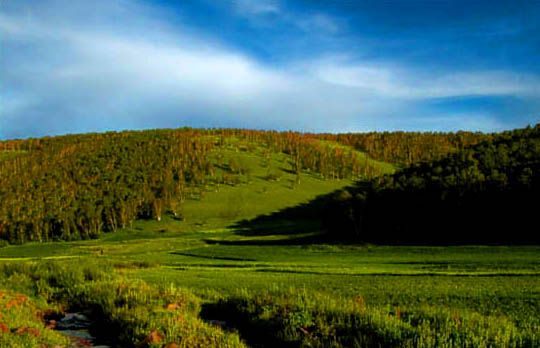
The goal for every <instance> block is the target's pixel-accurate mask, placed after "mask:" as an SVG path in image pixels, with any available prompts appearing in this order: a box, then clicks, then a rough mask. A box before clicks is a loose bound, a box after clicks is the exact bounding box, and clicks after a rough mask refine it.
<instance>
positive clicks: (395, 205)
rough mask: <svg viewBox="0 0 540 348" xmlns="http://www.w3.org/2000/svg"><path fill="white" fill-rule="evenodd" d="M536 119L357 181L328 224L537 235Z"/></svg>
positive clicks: (396, 239)
mask: <svg viewBox="0 0 540 348" xmlns="http://www.w3.org/2000/svg"><path fill="white" fill-rule="evenodd" d="M539 173H540V126H536V127H535V128H527V129H523V130H516V131H513V132H505V133H502V134H499V135H497V136H495V137H494V138H493V139H492V140H489V141H484V142H482V143H480V144H477V145H475V146H472V147H468V148H466V149H463V150H461V151H459V152H457V153H455V154H452V155H449V156H447V157H445V158H443V159H441V160H438V161H433V162H423V163H419V164H414V165H411V166H409V167H407V168H405V169H403V170H401V171H398V172H397V173H395V174H393V175H389V176H385V177H381V178H378V179H375V180H373V181H371V182H367V183H366V182H363V183H359V184H358V185H357V186H356V187H355V188H352V189H351V190H350V191H351V192H350V194H349V195H347V197H337V198H336V199H334V202H333V203H332V204H330V205H329V207H328V209H327V211H326V221H325V224H326V226H327V228H328V229H329V230H330V231H331V233H332V234H333V235H334V236H335V237H337V238H349V239H356V240H361V241H366V242H382V243H407V244H411V243H412V244H438V243H539V242H540V236H539V235H538V233H537V232H536V231H535V229H534V227H533V226H535V225H536V216H535V215H536V214H537V209H538V204H537V200H538V197H539V189H540V176H539V175H540V174H539Z"/></svg>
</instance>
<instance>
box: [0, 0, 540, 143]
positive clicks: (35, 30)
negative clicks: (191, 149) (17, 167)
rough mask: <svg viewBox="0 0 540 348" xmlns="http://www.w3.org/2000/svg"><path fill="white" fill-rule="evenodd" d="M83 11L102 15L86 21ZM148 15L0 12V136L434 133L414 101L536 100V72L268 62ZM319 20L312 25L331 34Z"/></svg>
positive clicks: (121, 4)
mask: <svg viewBox="0 0 540 348" xmlns="http://www.w3.org/2000/svg"><path fill="white" fill-rule="evenodd" d="M239 4H240V2H239ZM246 4H247V3H246ZM257 4H258V5H257V6H262V5H263V4H267V5H268V6H270V5H272V4H276V5H275V6H276V9H275V10H273V9H272V7H271V6H270V7H266V8H265V7H264V6H263V7H260V8H258V9H255V8H251V11H252V13H256V12H257V11H259V13H264V12H265V11H266V13H275V12H276V11H279V6H278V4H277V3H272V2H261V3H258V2H257ZM60 5H62V6H60ZM244 5H245V4H244ZM252 5H253V3H252ZM245 6H248V5H245ZM254 6H255V5H254ZM62 11H65V12H64V14H66V16H63V15H62V13H63V12H62ZM261 11H262V12H261ZM148 12H150V13H151V14H152V15H151V16H149V15H148ZM88 13H94V14H95V13H97V14H98V15H96V16H98V18H99V21H98V22H97V23H96V21H93V22H92V21H88V20H86V19H87V16H88V15H87V14H88ZM100 13H107V14H108V16H109V17H107V18H102V17H101V16H100V15H99V14H100ZM156 13H157V14H159V11H148V9H147V8H145V7H141V6H140V5H138V4H136V3H135V4H134V3H133V2H127V1H124V0H111V1H95V2H92V3H90V2H83V1H80V2H79V1H74V2H70V4H69V6H67V8H66V5H65V3H62V2H56V1H45V2H42V3H39V4H34V6H32V7H29V8H27V9H26V11H24V13H19V12H17V11H10V12H8V11H6V12H5V13H0V34H1V35H2V36H3V37H5V38H6V39H3V40H4V44H5V45H4V46H5V48H4V59H3V60H2V61H1V62H0V75H2V77H3V81H2V84H1V85H0V95H1V96H2V108H1V109H0V130H1V132H0V133H1V134H0V136H1V135H3V136H5V137H13V136H24V135H44V134H48V133H63V132H80V131H97V130H107V129H124V128H148V127H151V128H156V127H177V126H184V125H189V126H203V127H208V126H219V127H254V128H279V129H298V130H306V131H350V130H357V131H358V130H371V129H392V128H396V127H398V128H402V129H411V128H414V127H415V126H416V127H418V125H419V122H421V124H424V125H425V124H431V125H433V127H434V129H440V128H437V127H438V125H439V126H440V125H441V124H445V123H444V122H443V121H442V119H437V118H436V117H435V118H422V117H421V116H422V115H425V113H426V111H425V110H422V108H421V107H419V106H418V105H417V104H415V103H416V102H415V101H417V100H422V99H425V98H434V97H452V96H459V95H469V94H478V95H507V94H508V95H538V90H539V89H537V87H538V80H537V79H536V78H535V77H530V76H518V75H515V74H512V73H509V72H474V73H465V72H462V73H456V74H452V75H448V74H438V75H437V76H435V77H432V76H430V75H429V74H427V73H426V74H424V75H422V74H421V75H419V76H417V74H416V72H414V71H409V70H407V69H403V68H396V67H393V66H389V65H381V64H375V63H373V62H371V63H365V64H360V63H354V62H353V63H351V60H348V59H347V58H344V57H346V56H343V57H337V56H334V57H329V58H326V59H318V58H314V59H313V60H305V61H300V62H294V63H293V62H291V63H290V64H288V65H284V66H282V67H280V68H277V67H269V66H266V65H264V64H262V63H260V62H258V61H257V60H256V59H255V58H253V57H250V56H248V55H246V54H244V53H242V52H240V51H238V50H235V49H231V48H228V47H226V46H225V45H223V44H221V43H219V42H217V41H215V40H214V39H212V38H208V37H207V36H204V35H201V34H197V33H195V32H194V31H193V30H186V29H185V28H182V27H178V26H175V27H172V26H170V25H169V24H168V21H167V20H165V19H161V17H159V15H156ZM67 14H69V16H67ZM319 21H320V23H318V24H312V25H318V26H325V25H327V28H326V30H337V29H335V28H334V29H332V27H331V25H330V24H328V23H326V24H324V23H325V22H324V20H319ZM141 23H146V24H148V23H151V25H141ZM321 23H322V24H321ZM319 29H321V28H319ZM321 30H322V29H321ZM411 100H412V102H411ZM404 114H406V116H403V115H404ZM411 115H415V117H411ZM435 116H437V115H435ZM439 117H442V118H443V119H444V120H447V121H446V122H447V124H448V127H451V128H453V127H458V126H459V127H461V128H473V129H479V128H480V127H482V125H484V126H483V127H495V126H496V124H495V123H494V121H492V119H493V117H492V116H490V115H486V114H482V115H474V114H468V115H466V116H464V115H460V116H455V115H439ZM430 120H431V121H430ZM434 120H438V121H434ZM490 120H491V121H490ZM485 125H488V126H485ZM482 129H484V130H485V128H482Z"/></svg>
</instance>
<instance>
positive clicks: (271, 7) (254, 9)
mask: <svg viewBox="0 0 540 348" xmlns="http://www.w3.org/2000/svg"><path fill="white" fill-rule="evenodd" d="M233 6H234V8H235V10H236V11H237V13H239V14H240V15H243V16H253V15H268V14H278V13H280V12H281V7H280V4H279V2H278V1H277V0H234V1H233Z"/></svg>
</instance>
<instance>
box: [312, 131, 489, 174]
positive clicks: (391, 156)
mask: <svg viewBox="0 0 540 348" xmlns="http://www.w3.org/2000/svg"><path fill="white" fill-rule="evenodd" d="M318 137H319V138H322V139H326V140H331V141H336V142H338V143H340V144H344V145H347V146H351V147H353V148H355V149H357V150H358V151H362V152H365V153H367V154H368V155H369V156H370V157H372V158H374V159H376V160H379V161H384V162H389V163H395V164H400V165H404V166H406V165H411V164H413V163H418V162H425V161H433V160H437V159H440V158H442V157H443V156H445V155H447V154H450V153H454V152H457V151H459V150H462V149H464V148H466V147H468V146H471V145H474V144H477V143H479V142H481V141H486V140H490V139H492V138H493V134H484V133H479V132H457V133H440V132H369V133H345V134H321V135H319V136H318Z"/></svg>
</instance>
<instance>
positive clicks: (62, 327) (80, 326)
mask: <svg viewBox="0 0 540 348" xmlns="http://www.w3.org/2000/svg"><path fill="white" fill-rule="evenodd" d="M91 325H92V321H91V320H90V319H89V318H88V317H87V316H86V315H84V314H83V313H65V315H64V317H63V318H62V319H60V320H59V321H58V322H57V323H56V326H55V330H58V331H60V332H61V333H62V334H64V335H66V336H67V337H68V338H69V339H70V340H71V345H70V346H69V347H70V348H89V347H93V348H110V346H108V345H103V344H99V343H98V339H97V338H96V337H94V336H92V334H90V326H91Z"/></svg>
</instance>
